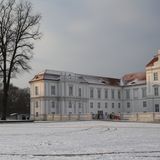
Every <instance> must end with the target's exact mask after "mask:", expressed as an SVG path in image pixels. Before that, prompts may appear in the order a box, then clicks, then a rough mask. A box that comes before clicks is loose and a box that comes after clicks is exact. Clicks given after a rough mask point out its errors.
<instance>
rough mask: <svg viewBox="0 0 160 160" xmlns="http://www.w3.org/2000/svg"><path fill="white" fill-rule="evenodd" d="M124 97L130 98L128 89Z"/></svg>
mask: <svg viewBox="0 0 160 160" xmlns="http://www.w3.org/2000/svg"><path fill="white" fill-rule="evenodd" d="M126 99H130V90H129V89H126Z"/></svg>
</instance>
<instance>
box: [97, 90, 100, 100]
mask: <svg viewBox="0 0 160 160" xmlns="http://www.w3.org/2000/svg"><path fill="white" fill-rule="evenodd" d="M97 95H98V98H101V89H97Z"/></svg>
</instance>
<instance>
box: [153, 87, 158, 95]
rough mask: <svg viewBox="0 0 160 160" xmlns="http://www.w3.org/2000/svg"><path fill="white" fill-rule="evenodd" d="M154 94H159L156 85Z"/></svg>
mask: <svg viewBox="0 0 160 160" xmlns="http://www.w3.org/2000/svg"><path fill="white" fill-rule="evenodd" d="M154 95H155V96H158V95H159V88H158V87H154Z"/></svg>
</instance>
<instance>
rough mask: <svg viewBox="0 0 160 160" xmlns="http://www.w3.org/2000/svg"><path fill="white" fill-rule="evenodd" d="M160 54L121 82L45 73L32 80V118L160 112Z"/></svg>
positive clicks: (50, 72) (93, 77)
mask: <svg viewBox="0 0 160 160" xmlns="http://www.w3.org/2000/svg"><path fill="white" fill-rule="evenodd" d="M159 86H160V54H157V55H156V56H155V57H153V59H152V60H151V61H150V62H149V63H148V64H147V65H146V71H145V72H144V73H130V74H126V75H124V76H123V77H122V78H121V79H116V78H108V77H100V76H93V75H83V74H76V73H71V72H63V71H54V70H45V71H43V72H40V73H38V74H37V75H35V77H34V78H33V79H32V80H31V81H30V93H31V118H32V117H44V116H46V115H49V114H57V115H58V114H59V115H73V114H74V115H77V114H87V113H91V114H100V115H104V116H107V115H108V114H111V113H114V114H119V113H135V112H136V113H137V112H160V94H159V92H160V88H159Z"/></svg>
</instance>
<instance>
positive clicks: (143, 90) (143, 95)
mask: <svg viewBox="0 0 160 160" xmlns="http://www.w3.org/2000/svg"><path fill="white" fill-rule="evenodd" d="M145 97H146V88H142V98H145Z"/></svg>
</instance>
